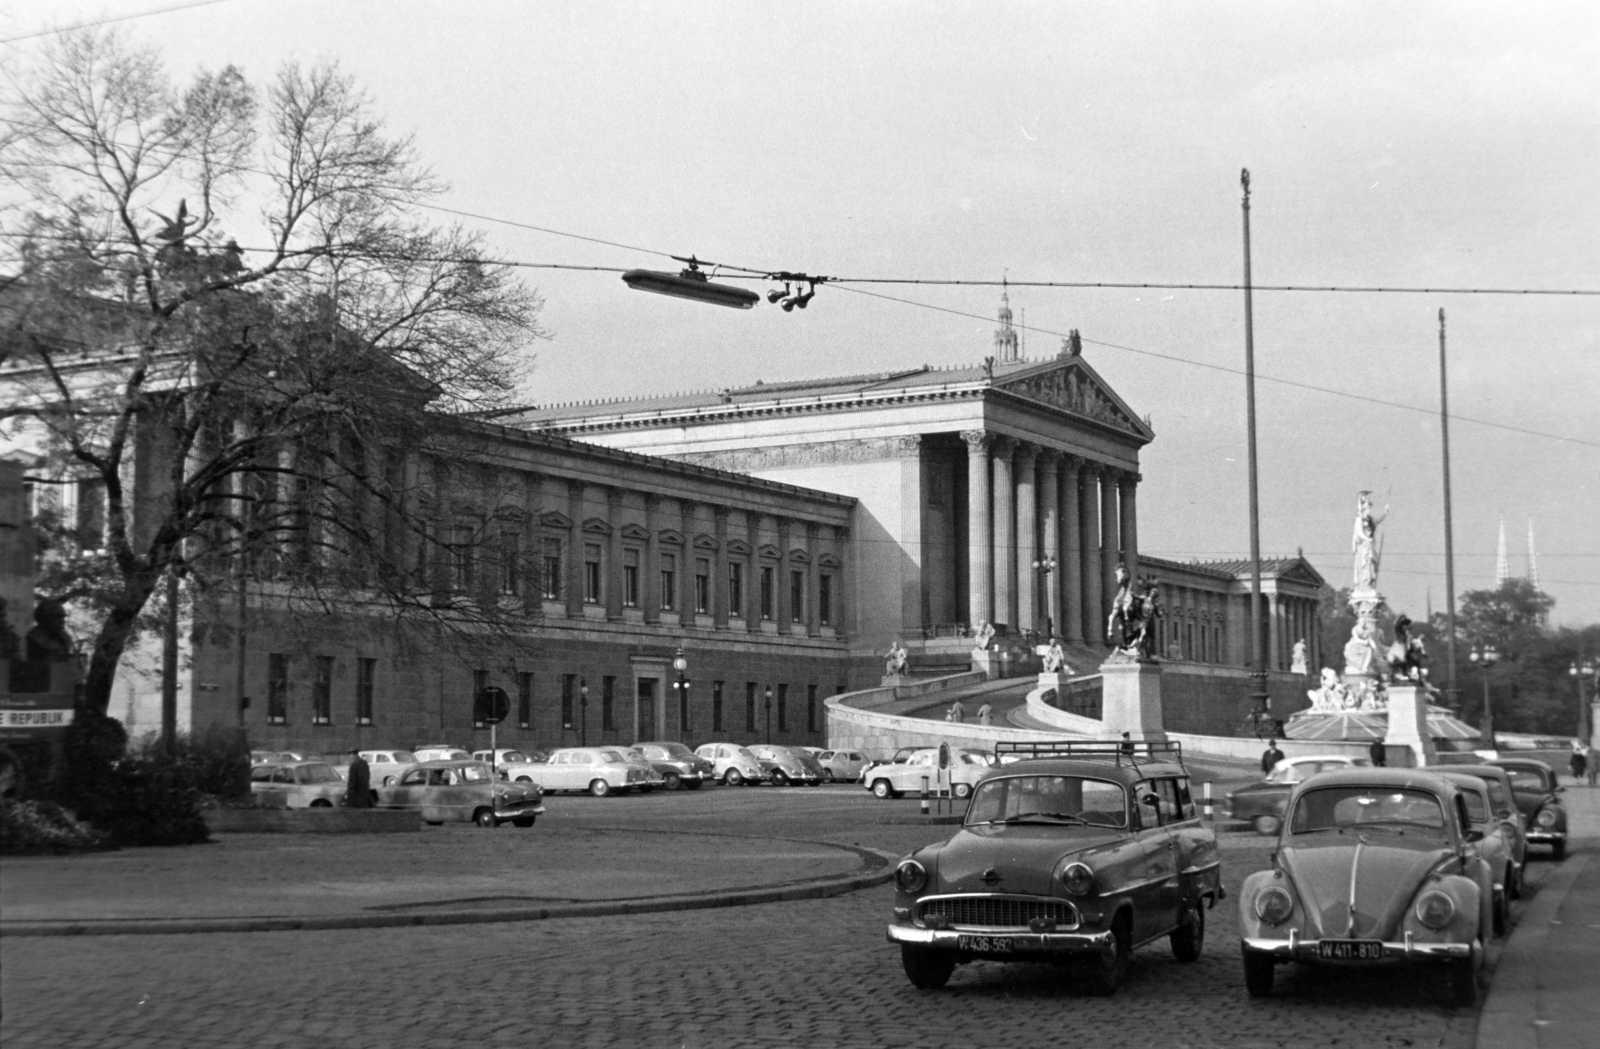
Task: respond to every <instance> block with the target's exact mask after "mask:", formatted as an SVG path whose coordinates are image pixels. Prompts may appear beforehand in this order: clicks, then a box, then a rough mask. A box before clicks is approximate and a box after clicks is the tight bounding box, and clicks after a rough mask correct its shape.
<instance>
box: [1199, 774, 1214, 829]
mask: <svg viewBox="0 0 1600 1049" xmlns="http://www.w3.org/2000/svg"><path fill="white" fill-rule="evenodd" d="M1200 794H1201V797H1202V798H1203V799H1204V800H1202V801H1201V803H1200V808H1201V811H1203V812H1204V813H1205V817H1206V822H1208V823H1209V822H1211V819H1212V812H1213V810H1212V808H1211V781H1210V780H1206V781H1205V782H1204V783H1202V784H1200Z"/></svg>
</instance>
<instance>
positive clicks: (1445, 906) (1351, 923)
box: [1239, 768, 1494, 1005]
mask: <svg viewBox="0 0 1600 1049" xmlns="http://www.w3.org/2000/svg"><path fill="white" fill-rule="evenodd" d="M1481 838H1482V832H1481V831H1478V830H1475V829H1474V828H1473V826H1472V820H1471V817H1470V816H1469V814H1468V811H1467V805H1466V801H1465V799H1464V798H1463V797H1462V794H1461V791H1460V790H1458V789H1457V788H1456V786H1455V785H1454V784H1452V783H1450V782H1449V781H1448V780H1446V779H1444V778H1443V777H1441V776H1438V775H1434V774H1432V773H1429V772H1425V771H1422V770H1420V769H1381V768H1353V769H1350V770H1348V771H1344V772H1324V773H1319V774H1317V775H1315V776H1312V777H1310V778H1309V779H1307V780H1305V781H1304V782H1303V783H1301V784H1300V785H1298V786H1297V787H1296V788H1295V790H1294V793H1293V794H1292V795H1290V798H1289V806H1288V812H1287V818H1286V819H1285V821H1284V824H1283V828H1282V830H1281V831H1280V832H1279V837H1278V847H1277V851H1275V852H1274V853H1273V854H1272V868H1271V869H1270V870H1264V871H1257V872H1256V873H1254V874H1252V875H1250V876H1249V877H1248V878H1246V879H1245V883H1244V888H1243V890H1242V891H1241V892H1240V893H1239V924H1240V927H1241V929H1242V932H1243V940H1242V943H1241V950H1242V954H1243V961H1244V978H1245V988H1246V990H1247V991H1248V992H1249V993H1250V995H1251V996H1252V997H1262V996H1265V995H1268V994H1271V993H1272V983H1273V970H1274V967H1275V966H1277V965H1278V964H1279V963H1282V962H1319V963H1323V964H1327V965H1381V964H1385V963H1389V962H1394V961H1401V962H1416V963H1438V964H1442V965H1445V966H1447V967H1448V971H1449V974H1450V982H1451V990H1452V994H1453V997H1454V999H1455V1001H1456V1003H1457V1004H1460V1005H1470V1004H1472V1003H1473V1002H1475V1001H1476V1000H1477V993H1478V990H1477V988H1478V984H1477V978H1478V971H1479V969H1480V968H1481V966H1482V965H1483V957H1484V955H1483V939H1484V937H1485V936H1486V935H1487V934H1488V930H1489V929H1490V928H1491V926H1492V924H1493V915H1492V910H1491V908H1492V906H1493V900H1494V889H1493V878H1492V876H1491V873H1490V869H1489V864H1488V863H1487V862H1486V861H1485V860H1484V859H1483V857H1482V856H1480V855H1479V853H1478V851H1477V849H1476V847H1475V846H1476V844H1477V842H1478V841H1479V840H1481Z"/></svg>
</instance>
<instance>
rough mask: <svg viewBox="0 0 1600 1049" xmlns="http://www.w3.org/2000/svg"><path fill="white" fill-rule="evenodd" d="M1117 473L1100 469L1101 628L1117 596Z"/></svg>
mask: <svg viewBox="0 0 1600 1049" xmlns="http://www.w3.org/2000/svg"><path fill="white" fill-rule="evenodd" d="M1119 474H1120V472H1119V471H1118V470H1115V469H1113V468H1111V467H1106V468H1105V469H1103V470H1101V472H1100V608H1099V614H1100V623H1101V626H1102V627H1104V625H1105V621H1106V619H1107V617H1109V616H1110V615H1111V602H1112V600H1114V599H1115V598H1116V596H1117V562H1118V561H1120V560H1121V551H1119V550H1118V549H1117V479H1118V476H1119Z"/></svg>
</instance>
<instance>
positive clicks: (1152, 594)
mask: <svg viewBox="0 0 1600 1049" xmlns="http://www.w3.org/2000/svg"><path fill="white" fill-rule="evenodd" d="M1159 618H1161V591H1160V588H1159V587H1157V586H1156V581H1155V579H1154V578H1153V577H1151V576H1142V577H1140V578H1139V579H1138V580H1137V581H1135V580H1134V579H1133V578H1132V577H1131V576H1130V575H1129V574H1128V568H1127V566H1126V565H1123V564H1118V565H1117V596H1116V598H1115V599H1114V600H1113V601H1112V602H1111V615H1110V616H1109V617H1108V618H1107V619H1106V644H1107V645H1109V646H1110V647H1111V648H1114V649H1115V650H1116V653H1117V654H1118V655H1122V656H1126V657H1131V658H1133V659H1137V660H1145V659H1149V658H1151V656H1152V653H1153V651H1154V648H1155V640H1156V620H1157V619H1159Z"/></svg>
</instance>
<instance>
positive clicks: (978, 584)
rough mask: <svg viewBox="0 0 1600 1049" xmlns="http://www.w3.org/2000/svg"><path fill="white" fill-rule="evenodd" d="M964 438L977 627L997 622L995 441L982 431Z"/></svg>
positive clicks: (970, 586) (970, 591) (970, 601)
mask: <svg viewBox="0 0 1600 1049" xmlns="http://www.w3.org/2000/svg"><path fill="white" fill-rule="evenodd" d="M961 438H962V440H964V441H966V443H967V622H968V623H970V624H972V625H973V626H974V627H976V626H977V624H978V623H979V622H980V621H984V620H987V621H991V622H992V621H993V620H994V592H993V590H992V589H991V577H992V575H993V571H994V569H993V565H994V557H993V553H992V549H993V545H994V527H993V523H992V522H993V517H992V516H991V512H990V507H991V504H990V498H989V492H990V488H989V446H990V444H992V443H993V440H992V438H991V437H990V436H989V435H988V434H986V433H984V432H983V431H982V430H968V431H966V432H965V433H963V434H962V435H961Z"/></svg>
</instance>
